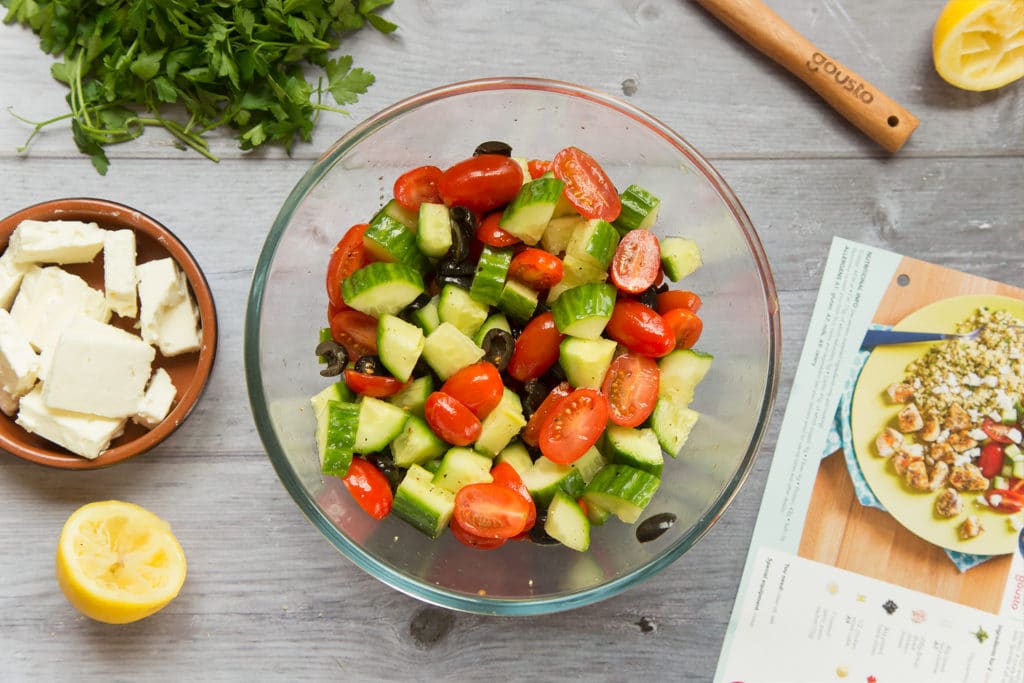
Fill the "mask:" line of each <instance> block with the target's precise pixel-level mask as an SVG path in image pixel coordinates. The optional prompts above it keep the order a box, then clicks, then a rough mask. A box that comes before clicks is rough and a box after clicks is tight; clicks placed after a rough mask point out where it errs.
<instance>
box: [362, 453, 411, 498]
mask: <svg viewBox="0 0 1024 683" xmlns="http://www.w3.org/2000/svg"><path fill="white" fill-rule="evenodd" d="M366 459H367V460H368V461H369V462H370V463H371V464H372V465H373V466H374V467H376V468H377V469H378V470H380V473H381V474H383V475H384V476H385V477H386V478H387V480H388V485H389V486H390V487H391V490H392V491H394V490H395V489H397V488H398V485H399V484H400V483H402V478H403V477H404V476H405V473H404V472H403V471H402V469H401V468H400V467H399V466H398V465H396V464H395V461H394V459H393V458H392V457H391V456H390V455H388V454H387V453H371V454H370V455H368V456H366Z"/></svg>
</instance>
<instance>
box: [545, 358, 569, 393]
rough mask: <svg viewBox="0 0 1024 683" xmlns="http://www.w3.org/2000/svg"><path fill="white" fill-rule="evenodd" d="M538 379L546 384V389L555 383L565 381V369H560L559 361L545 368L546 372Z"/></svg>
mask: <svg viewBox="0 0 1024 683" xmlns="http://www.w3.org/2000/svg"><path fill="white" fill-rule="evenodd" d="M540 380H541V381H542V382H543V383H544V384H546V385H547V387H548V389H551V388H552V387H554V386H555V385H556V384H559V383H561V382H564V381H565V370H563V369H562V366H561V365H560V364H559V363H555V364H554V365H552V366H551V367H550V368H548V369H547V372H545V373H544V374H543V375H541V377H540Z"/></svg>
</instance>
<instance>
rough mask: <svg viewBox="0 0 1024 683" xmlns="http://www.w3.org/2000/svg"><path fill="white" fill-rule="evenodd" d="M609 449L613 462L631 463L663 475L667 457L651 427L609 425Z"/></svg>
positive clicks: (636, 466)
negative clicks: (634, 427) (638, 427)
mask: <svg viewBox="0 0 1024 683" xmlns="http://www.w3.org/2000/svg"><path fill="white" fill-rule="evenodd" d="M606 435H607V437H608V438H607V449H608V451H609V453H610V456H611V459H612V462H614V463H618V464H621V465H629V466H630V467H635V468H637V469H639V470H643V471H645V472H650V473H651V474H653V475H654V476H656V477H661V472H662V470H663V469H664V465H665V457H664V454H663V453H662V446H661V443H660V442H659V440H658V436H657V434H656V433H655V432H654V431H653V430H651V429H633V428H631V427H619V426H618V425H609V426H608V430H607V432H606Z"/></svg>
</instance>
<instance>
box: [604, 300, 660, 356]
mask: <svg viewBox="0 0 1024 683" xmlns="http://www.w3.org/2000/svg"><path fill="white" fill-rule="evenodd" d="M604 331H605V333H606V334H607V335H608V336H609V337H611V338H612V339H614V340H615V341H617V342H619V343H620V344H622V345H623V346H625V347H626V348H628V349H629V350H630V351H635V352H636V353H642V354H643V355H645V356H651V357H652V358H660V357H662V356H664V355H666V354H668V353H669V352H671V351H672V349H674V348H675V347H676V339H675V336H674V335H673V334H672V332H671V331H670V330H669V328H668V326H667V325H665V319H664V318H662V317H661V316H660V315H658V313H657V312H656V311H655V310H654V309H653V308H651V307H650V306H645V305H643V304H642V303H640V302H639V301H631V300H629V299H620V300H619V301H616V302H615V308H614V309H612V317H611V319H610V320H609V321H608V324H607V325H606V326H605V328H604Z"/></svg>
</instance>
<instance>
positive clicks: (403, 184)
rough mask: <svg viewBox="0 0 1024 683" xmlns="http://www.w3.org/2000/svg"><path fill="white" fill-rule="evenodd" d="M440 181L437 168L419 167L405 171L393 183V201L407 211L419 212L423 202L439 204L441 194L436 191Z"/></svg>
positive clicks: (439, 170) (439, 171) (439, 172)
mask: <svg viewBox="0 0 1024 683" xmlns="http://www.w3.org/2000/svg"><path fill="white" fill-rule="evenodd" d="M440 180H441V169H439V168H438V167H437V166H420V167H419V168H414V169H412V170H411V171H406V172H405V173H403V174H402V175H400V176H398V179H397V180H396V181H395V189H394V193H395V201H397V202H398V203H399V204H401V205H402V208H403V209H408V210H409V211H419V210H420V204H422V203H423V202H430V203H433V204H440V203H441V194H440V193H439V192H438V189H437V186H438V183H439V182H440Z"/></svg>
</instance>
